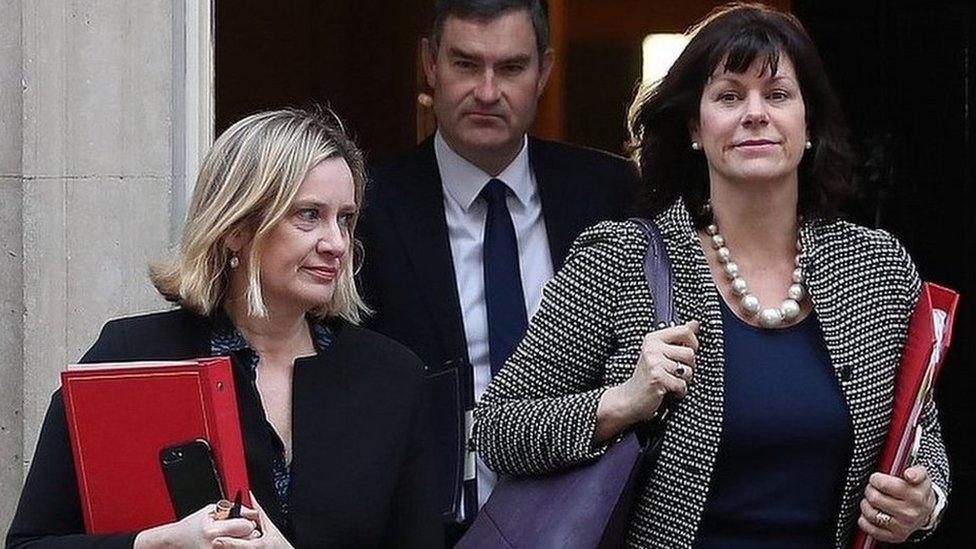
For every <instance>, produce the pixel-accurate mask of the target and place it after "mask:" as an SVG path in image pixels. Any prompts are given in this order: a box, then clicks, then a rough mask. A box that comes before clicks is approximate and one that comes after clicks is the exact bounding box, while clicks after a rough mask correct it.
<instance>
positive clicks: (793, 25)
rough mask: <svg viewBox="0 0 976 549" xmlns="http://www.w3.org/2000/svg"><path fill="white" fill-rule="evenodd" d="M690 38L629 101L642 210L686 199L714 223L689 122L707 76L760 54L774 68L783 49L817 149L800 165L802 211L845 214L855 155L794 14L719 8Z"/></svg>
mask: <svg viewBox="0 0 976 549" xmlns="http://www.w3.org/2000/svg"><path fill="white" fill-rule="evenodd" d="M688 34H690V35H691V36H692V38H691V41H690V42H689V43H688V45H687V46H686V47H685V49H684V51H683V52H682V53H681V55H680V56H679V57H678V59H677V61H675V63H674V65H672V67H671V69H670V70H669V71H668V73H667V75H666V76H665V77H664V78H663V79H662V80H661V81H660V83H658V84H657V85H656V86H653V87H647V88H644V89H642V90H641V91H640V92H639V93H638V94H637V97H636V98H635V99H634V103H633V105H631V108H630V116H629V120H628V127H629V128H628V129H629V130H630V135H631V151H632V153H633V155H634V159H635V160H636V161H637V163H638V165H639V167H640V171H641V179H642V198H641V204H640V207H641V210H642V213H644V214H647V215H655V214H657V213H658V212H660V211H662V210H664V209H666V208H667V207H668V206H669V205H670V204H671V203H672V202H673V201H674V200H675V199H677V198H679V197H680V198H682V199H683V200H684V202H685V205H686V206H687V207H688V209H689V210H690V211H691V214H692V216H693V218H694V220H695V224H696V226H702V225H704V224H706V223H707V222H708V217H709V216H708V214H707V213H705V212H704V211H703V205H704V204H705V202H706V201H707V200H708V196H709V192H708V167H707V164H706V160H705V157H704V156H703V155H702V154H701V152H699V151H694V150H692V149H691V147H690V143H691V136H690V133H689V129H688V128H689V123H691V122H694V121H696V120H698V116H699V103H700V101H701V95H702V92H703V90H704V88H705V85H706V83H707V81H708V78H709V77H710V76H711V75H712V74H713V73H714V71H715V70H716V69H717V68H718V67H719V64H720V63H722V64H723V65H722V70H723V71H725V72H733V73H743V72H745V71H746V70H748V69H749V67H750V66H752V64H753V62H754V61H755V60H756V59H760V60H761V62H762V63H763V69H764V70H765V71H769V72H768V73H767V74H776V70H777V66H778V63H779V59H780V55H786V56H787V57H788V58H789V59H790V60H791V61H792V62H793V66H794V67H795V68H796V75H797V78H798V80H799V85H800V90H801V93H802V95H803V101H804V105H805V108H806V118H807V128H808V131H809V135H810V141H811V142H812V143H813V148H812V149H811V150H809V151H807V152H806V154H804V155H803V160H802V161H801V162H800V166H799V185H800V189H799V203H798V206H797V208H798V213H799V214H800V215H803V216H805V217H806V218H808V219H818V218H819V219H829V218H833V217H836V216H838V215H839V211H840V208H841V206H842V205H843V203H844V202H845V201H846V199H847V198H849V197H850V196H851V195H852V193H853V188H854V185H853V168H854V154H853V151H852V149H851V146H850V143H849V141H848V129H847V126H846V123H845V122H844V116H843V113H842V112H841V108H840V104H839V102H838V100H837V97H836V95H835V93H834V91H833V88H832V87H831V85H830V82H829V80H828V78H827V74H826V72H825V71H824V67H823V62H822V61H821V59H820V55H819V53H818V52H817V48H816V46H814V44H813V42H812V41H811V40H810V37H809V36H808V35H807V32H806V30H805V29H804V28H803V25H802V24H801V23H800V22H799V21H798V20H797V19H796V17H794V16H792V15H790V14H786V13H781V12H779V11H776V10H773V9H771V8H769V7H767V6H764V5H761V4H743V3H734V4H727V5H725V6H721V7H719V8H716V9H715V10H713V11H712V12H711V13H710V14H709V15H707V16H706V17H705V18H704V19H703V20H702V21H700V22H699V23H698V24H696V25H695V26H694V27H692V28H691V29H690V30H689V31H688Z"/></svg>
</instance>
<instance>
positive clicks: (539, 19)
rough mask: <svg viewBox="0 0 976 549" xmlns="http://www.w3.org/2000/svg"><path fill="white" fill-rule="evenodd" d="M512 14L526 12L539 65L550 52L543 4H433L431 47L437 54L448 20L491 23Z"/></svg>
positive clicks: (443, 0) (485, 0) (474, 0)
mask: <svg viewBox="0 0 976 549" xmlns="http://www.w3.org/2000/svg"><path fill="white" fill-rule="evenodd" d="M512 10H526V11H528V12H529V18H530V19H531V20H532V29H533V30H535V46H536V49H538V50H539V62H540V63H541V62H542V56H543V55H544V54H545V53H546V51H547V50H548V49H549V6H548V4H547V2H546V0H435V2H434V24H433V25H432V27H431V31H430V41H431V45H432V46H433V48H434V51H435V52H436V51H437V48H438V47H439V45H440V42H441V35H442V34H443V32H444V21H446V20H447V18H448V17H458V18H460V19H485V20H490V19H494V18H496V17H499V16H500V15H502V14H504V13H505V12H508V11H512Z"/></svg>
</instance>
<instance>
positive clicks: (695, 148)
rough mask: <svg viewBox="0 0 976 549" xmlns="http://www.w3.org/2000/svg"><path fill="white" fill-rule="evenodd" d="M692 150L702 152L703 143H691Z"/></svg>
mask: <svg viewBox="0 0 976 549" xmlns="http://www.w3.org/2000/svg"><path fill="white" fill-rule="evenodd" d="M691 148H692V149H694V150H696V151H700V150H701V143H699V142H697V141H692V142H691Z"/></svg>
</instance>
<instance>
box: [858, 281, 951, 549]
mask: <svg viewBox="0 0 976 549" xmlns="http://www.w3.org/2000/svg"><path fill="white" fill-rule="evenodd" d="M958 304H959V294H958V293H956V292H955V291H953V290H950V289H948V288H943V287H942V286H938V285H936V284H932V283H930V282H926V283H924V284H923V285H922V293H921V295H920V296H919V299H918V304H917V305H916V306H915V311H914V312H913V313H912V318H911V320H910V321H909V324H908V340H907V341H906V342H905V349H904V351H903V352H902V357H901V363H900V364H899V365H898V373H897V376H896V378H895V398H894V402H893V404H892V410H891V426H890V428H889V431H888V438H887V439H886V440H885V445H884V448H883V449H882V451H881V458H880V459H879V460H878V471H881V472H882V473H886V474H889V475H894V476H899V477H900V476H902V474H903V473H904V472H905V469H908V468H909V467H911V466H912V465H914V463H915V459H916V457H917V453H918V447H919V444H920V442H921V436H922V429H921V427H920V425H919V424H920V422H921V420H922V413H923V412H924V410H925V406H926V405H927V404H928V403H929V402H930V401H931V400H932V392H933V389H934V387H935V381H936V379H937V378H938V377H939V372H940V371H941V370H942V362H943V359H944V358H945V355H946V351H948V350H949V342H950V340H951V339H952V327H953V320H954V318H955V315H956V307H957V306H958ZM939 311H941V313H940V312H939ZM876 544H877V541H876V540H875V539H874V538H872V537H871V536H869V535H867V534H865V533H864V531H862V530H860V529H858V531H857V534H856V535H855V537H854V545H853V547H854V549H872V548H873V547H875V545H876Z"/></svg>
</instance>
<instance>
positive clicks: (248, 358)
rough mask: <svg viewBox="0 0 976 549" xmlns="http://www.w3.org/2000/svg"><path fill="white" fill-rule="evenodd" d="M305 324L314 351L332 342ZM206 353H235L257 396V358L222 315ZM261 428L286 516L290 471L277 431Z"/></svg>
mask: <svg viewBox="0 0 976 549" xmlns="http://www.w3.org/2000/svg"><path fill="white" fill-rule="evenodd" d="M308 324H309V326H310V327H311V330H312V341H313V343H314V345H315V351H316V352H317V353H322V352H323V351H324V350H325V349H327V348H328V347H329V345H331V344H332V341H333V339H334V337H333V334H332V331H331V330H330V329H329V327H328V326H326V325H325V323H323V322H322V321H320V320H317V319H313V318H311V317H310V318H309V319H308ZM210 352H211V354H213V355H215V356H216V355H230V354H231V353H235V354H236V356H237V357H238V358H239V359H240V360H241V366H243V367H244V369H245V371H246V372H247V373H248V374H249V378H250V380H251V389H252V390H253V391H254V392H255V394H257V390H258V387H257V370H258V362H260V360H261V357H259V356H258V354H257V353H256V352H254V350H253V349H251V346H250V344H248V342H247V340H246V339H244V336H243V335H241V333H240V332H239V331H238V330H237V328H236V327H234V324H233V323H231V321H230V319H229V318H228V317H227V315H225V314H218V315H216V316H215V318H214V323H213V332H212V333H211V334H210ZM257 401H258V403H260V402H261V399H260V398H258V399H257ZM265 426H266V428H267V429H268V431H269V433H270V435H271V439H272V440H274V441H275V442H276V443H277V444H276V446H277V449H278V452H277V455H276V456H275V459H274V463H273V466H272V470H273V471H274V486H275V492H276V493H277V495H278V505H279V506H280V508H281V513H282V515H284V516H285V517H287V516H288V497H289V495H290V493H291V469H290V468H289V467H288V463H287V462H286V461H285V445H284V443H282V442H281V438H280V437H279V436H278V432H277V431H275V429H274V427H272V425H271V423H268V422H265Z"/></svg>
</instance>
